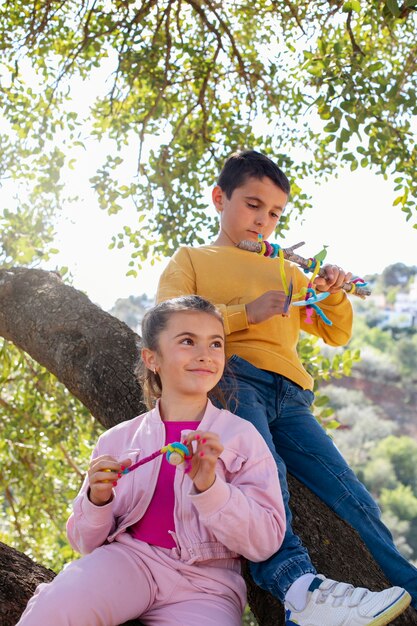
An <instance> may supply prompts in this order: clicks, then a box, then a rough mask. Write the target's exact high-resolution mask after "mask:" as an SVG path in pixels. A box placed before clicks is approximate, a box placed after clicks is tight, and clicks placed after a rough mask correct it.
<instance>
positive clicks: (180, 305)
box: [135, 295, 224, 409]
mask: <svg viewBox="0 0 417 626" xmlns="http://www.w3.org/2000/svg"><path fill="white" fill-rule="evenodd" d="M184 311H195V312H198V313H208V314H209V315H212V316H213V317H215V318H216V319H217V320H219V322H220V323H221V325H222V326H223V318H222V315H221V313H220V311H218V309H216V307H215V306H214V305H213V304H211V302H209V301H208V300H205V299H204V298H202V297H201V296H195V295H192V296H180V297H179V298H172V299H171V300H165V302H161V303H160V304H157V305H156V306H154V307H153V308H152V309H150V310H149V311H148V312H147V313H146V314H145V316H144V318H143V320H142V348H148V349H149V350H153V351H155V352H158V350H159V343H158V339H159V335H160V334H161V332H162V331H163V330H164V329H165V328H166V327H167V324H168V320H169V319H170V318H171V316H172V315H174V314H175V313H182V312H184ZM135 373H136V375H137V378H138V381H139V383H140V385H141V387H142V390H143V400H144V402H145V404H146V406H147V407H148V409H152V408H153V407H154V406H155V403H156V401H157V400H158V398H160V397H161V394H162V381H161V378H160V376H159V374H158V373H157V372H156V371H151V370H150V369H148V368H147V367H146V365H145V364H144V362H143V361H142V359H141V360H140V362H139V364H138V366H137V368H136V370H135ZM209 395H210V397H211V396H213V398H216V399H218V400H219V402H221V404H223V405H224V399H223V394H222V392H221V391H220V389H219V388H218V385H216V387H214V389H212V390H211V391H210V394H209Z"/></svg>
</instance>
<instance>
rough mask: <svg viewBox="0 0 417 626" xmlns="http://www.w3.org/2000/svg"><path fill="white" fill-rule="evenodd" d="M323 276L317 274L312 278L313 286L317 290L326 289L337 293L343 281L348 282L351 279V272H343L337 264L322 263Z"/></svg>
mask: <svg viewBox="0 0 417 626" xmlns="http://www.w3.org/2000/svg"><path fill="white" fill-rule="evenodd" d="M323 270H324V272H325V276H324V277H322V276H317V278H315V280H314V286H315V287H316V289H317V291H328V292H329V293H337V292H338V291H340V290H341V289H342V286H343V285H344V283H348V282H350V281H351V279H352V274H351V272H345V271H344V270H343V269H342V268H341V267H338V266H337V265H323Z"/></svg>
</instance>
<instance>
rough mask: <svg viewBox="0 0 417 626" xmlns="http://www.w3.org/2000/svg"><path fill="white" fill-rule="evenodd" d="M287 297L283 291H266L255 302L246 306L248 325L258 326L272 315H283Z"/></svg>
mask: <svg viewBox="0 0 417 626" xmlns="http://www.w3.org/2000/svg"><path fill="white" fill-rule="evenodd" d="M286 299H287V296H286V295H285V293H284V292H283V291H278V290H277V291H275V290H273V291H266V292H265V293H263V294H262V295H261V296H259V298H256V300H252V302H249V303H248V304H247V305H246V316H247V318H248V322H249V324H259V322H264V321H265V320H269V318H270V317H272V316H273V315H283V312H284V307H285V302H286ZM284 315H286V316H288V313H287V314H284Z"/></svg>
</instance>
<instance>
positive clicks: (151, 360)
mask: <svg viewBox="0 0 417 626" xmlns="http://www.w3.org/2000/svg"><path fill="white" fill-rule="evenodd" d="M140 354H141V357H142V361H143V362H144V364H145V365H146V367H147V368H148V370H151V371H152V372H154V371H155V369H156V368H157V363H156V361H157V358H156V354H155V352H154V351H153V350H150V349H149V348H142V350H141V353H140Z"/></svg>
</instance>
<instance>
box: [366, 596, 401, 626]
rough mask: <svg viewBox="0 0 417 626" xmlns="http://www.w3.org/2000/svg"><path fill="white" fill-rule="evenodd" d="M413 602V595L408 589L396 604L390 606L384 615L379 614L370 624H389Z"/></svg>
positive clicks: (375, 625)
mask: <svg viewBox="0 0 417 626" xmlns="http://www.w3.org/2000/svg"><path fill="white" fill-rule="evenodd" d="M410 602H411V596H410V594H409V593H408V592H407V591H404V592H403V593H402V594H401V595H400V597H399V598H398V600H396V601H395V604H393V605H392V606H390V607H389V609H387V610H386V611H384V613H383V614H382V615H379V616H378V617H377V618H375V619H374V620H373V621H372V622H369V626H385V624H389V623H390V622H392V620H393V619H395V618H396V617H398V616H399V615H401V613H403V612H404V611H405V609H406V608H407V607H408V606H409V604H410Z"/></svg>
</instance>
